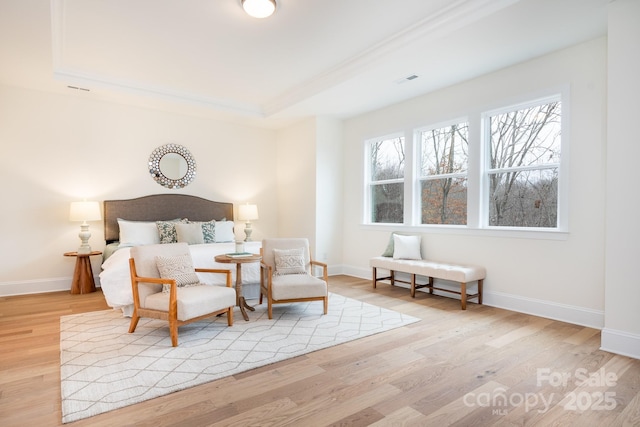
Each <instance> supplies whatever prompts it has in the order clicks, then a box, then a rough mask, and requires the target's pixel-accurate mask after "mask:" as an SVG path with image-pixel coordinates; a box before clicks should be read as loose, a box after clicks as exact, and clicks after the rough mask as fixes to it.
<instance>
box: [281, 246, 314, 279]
mask: <svg viewBox="0 0 640 427" xmlns="http://www.w3.org/2000/svg"><path fill="white" fill-rule="evenodd" d="M273 255H274V258H275V262H276V273H275V274H280V275H283V274H307V270H306V269H305V262H304V248H297V249H274V250H273Z"/></svg>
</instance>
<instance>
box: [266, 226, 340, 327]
mask: <svg viewBox="0 0 640 427" xmlns="http://www.w3.org/2000/svg"><path fill="white" fill-rule="evenodd" d="M260 252H261V255H262V260H261V262H260V304H262V298H263V296H266V297H267V304H268V313H269V319H272V318H273V309H272V308H273V304H279V303H290V302H301V301H323V304H324V314H327V308H328V306H329V285H328V283H329V281H328V277H327V264H325V263H323V262H318V261H313V260H312V259H311V255H310V252H309V241H308V240H307V239H304V238H273V239H264V240H262V248H261V249H260ZM316 267H320V268H322V276H321V278H319V277H315V276H314V275H313V274H314V268H316Z"/></svg>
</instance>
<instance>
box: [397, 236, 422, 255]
mask: <svg viewBox="0 0 640 427" xmlns="http://www.w3.org/2000/svg"><path fill="white" fill-rule="evenodd" d="M420 241H421V237H420V236H403V235H400V234H394V235H393V259H422V255H420Z"/></svg>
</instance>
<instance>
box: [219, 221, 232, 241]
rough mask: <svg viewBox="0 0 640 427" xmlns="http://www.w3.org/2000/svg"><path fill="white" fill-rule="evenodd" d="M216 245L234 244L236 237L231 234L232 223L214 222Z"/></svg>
mask: <svg viewBox="0 0 640 427" xmlns="http://www.w3.org/2000/svg"><path fill="white" fill-rule="evenodd" d="M215 230H216V236H215V238H216V243H222V242H235V240H236V236H235V234H233V221H216V227H215Z"/></svg>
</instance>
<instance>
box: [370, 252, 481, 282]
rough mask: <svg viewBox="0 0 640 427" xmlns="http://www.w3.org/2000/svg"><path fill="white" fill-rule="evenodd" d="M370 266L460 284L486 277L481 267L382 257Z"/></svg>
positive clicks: (372, 261) (372, 260)
mask: <svg viewBox="0 0 640 427" xmlns="http://www.w3.org/2000/svg"><path fill="white" fill-rule="evenodd" d="M369 266H370V267H375V268H383V269H385V270H393V271H402V272H404V273H409V274H418V275H420V276H428V277H435V278H438V279H444V280H451V281H454V282H460V283H469V282H473V281H476V280H481V279H484V278H485V275H486V271H485V269H484V267H479V266H472V265H455V264H446V263H442V262H435V261H427V260H409V259H392V258H388V257H381V256H380V257H374V258H371V260H370V261H369Z"/></svg>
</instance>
